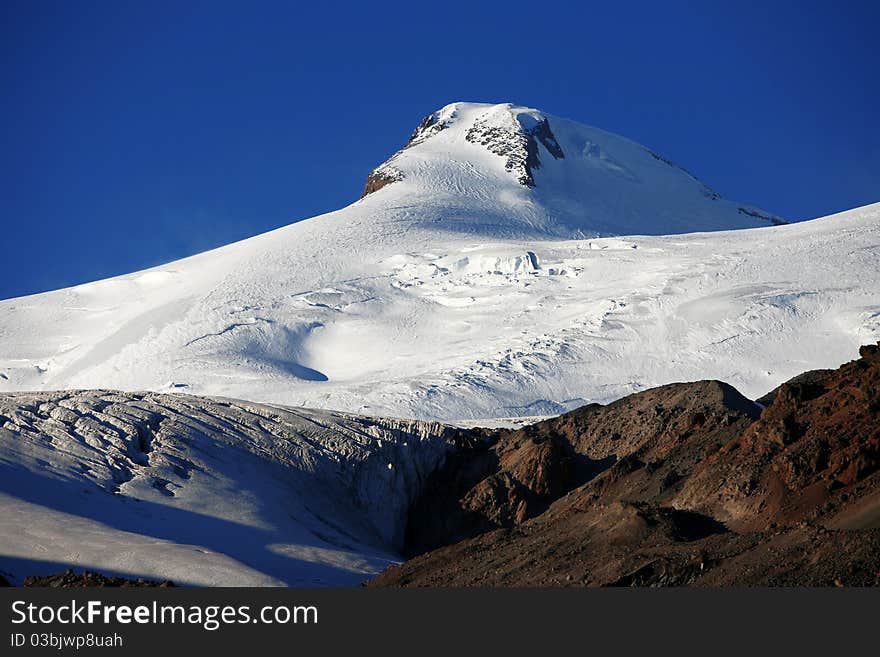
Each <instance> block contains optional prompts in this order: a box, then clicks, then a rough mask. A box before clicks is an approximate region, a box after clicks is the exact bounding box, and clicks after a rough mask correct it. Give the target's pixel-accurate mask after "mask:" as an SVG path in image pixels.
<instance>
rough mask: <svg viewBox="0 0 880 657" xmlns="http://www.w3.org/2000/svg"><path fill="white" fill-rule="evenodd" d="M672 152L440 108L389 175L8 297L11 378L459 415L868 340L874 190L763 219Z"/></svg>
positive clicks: (879, 224)
mask: <svg viewBox="0 0 880 657" xmlns="http://www.w3.org/2000/svg"><path fill="white" fill-rule="evenodd" d="M541 119H546V121H547V122H548V125H549V129H550V130H552V135H553V139H554V140H555V143H556V144H557V146H558V147H559V148H560V149H561V151H562V153H563V154H564V155H565V157H564V158H562V159H557V158H556V157H554V156H553V154H552V153H551V152H549V151H547V150H546V148H545V146H544V144H543V142H542V141H540V140H537V139H533V144H534V147H535V149H536V150H535V153H536V157H537V159H538V160H539V162H540V165H539V166H532V167H531V173H530V175H531V176H532V178H533V180H534V187H529V186H526V185H524V184H522V183H521V182H520V178H521V177H522V176H523V175H525V174H523V171H524V170H525V169H524V166H525V165H524V164H523V162H525V161H527V160H528V150H529V147H528V143H527V142H528V135H527V134H526V133H525V132H522V131H521V132H520V133H517V132H516V129H515V126H517V125H522V124H526V125H532V126H534V125H536V124H537V123H538V122H539V121H540V120H541ZM529 120H530V121H531V123H529ZM430 121H434V122H433V123H430ZM429 123H430V125H428V126H427V127H425V126H426V124H429ZM477 128H478V129H477ZM493 129H494V131H493ZM475 130H476V132H475ZM469 135H470V139H472V140H475V141H468V138H469ZM487 135H488V136H487ZM523 135H526V136H523ZM480 140H485V141H487V143H488V144H489V145H488V146H484V145H483V144H482V143H480ZM524 140H525V141H524ZM545 141H546V140H545ZM524 143H525V144H526V146H523V144H524ZM548 143H550V144H551V148H552V150H553V151H554V152H558V151H557V150H556V147H555V146H553V142H550V141H548ZM499 144H500V146H499ZM505 145H506V146H505ZM501 146H505V147H506V148H507V149H508V151H509V153H508V155H509V156H508V155H499V154H496V153H495V152H492V151H491V150H489V149H490V148H494V149H495V150H497V151H503V148H501ZM520 147H522V148H520ZM517 149H519V150H517ZM511 158H512V160H511ZM517 158H518V159H517ZM658 158H659V156H655V155H653V154H651V152H650V151H648V150H647V149H645V148H643V147H641V146H638V145H637V144H634V143H633V142H630V141H629V140H626V139H623V138H621V137H617V136H614V135H610V134H608V133H605V132H602V131H600V130H596V129H593V128H587V127H584V126H579V125H577V124H574V123H570V122H567V121H563V120H561V119H557V118H555V117H545V115H542V114H540V113H538V112H536V111H534V110H527V109H525V108H517V107H512V106H509V105H499V106H483V105H470V104H455V105H451V106H448V107H446V108H444V109H443V110H440V111H439V112H437V113H435V114H434V115H431V117H428V120H426V122H424V123H423V124H422V127H420V129H419V130H417V131H416V133H415V134H414V137H413V140H412V142H411V144H410V146H409V147H407V148H405V149H403V150H401V151H400V152H398V153H397V154H396V155H395V156H393V157H392V158H391V159H390V160H389V161H388V162H386V163H385V164H383V165H382V166H381V167H379V169H377V171H378V172H380V173H381V172H383V171H384V172H385V173H384V174H381V175H386V176H387V177H389V179H390V178H394V179H395V180H396V182H392V183H390V184H387V185H386V186H384V187H382V188H381V189H378V191H375V192H373V193H372V194H369V195H367V196H366V197H365V198H363V199H362V200H360V201H358V202H357V203H354V204H353V205H351V206H349V207H347V208H344V209H342V210H339V211H337V212H332V213H330V214H326V215H322V216H320V217H316V218H314V219H310V220H307V221H302V222H299V223H296V224H292V225H290V226H287V227H285V228H281V229H279V230H276V231H273V232H270V233H266V234H264V235H260V236H257V237H254V238H251V239H248V240H245V241H242V242H239V243H236V244H232V245H229V246H226V247H223V248H220V249H217V250H214V251H210V252H207V253H202V254H199V255H197V256H193V257H191V258H186V259H184V260H180V261H177V262H173V263H169V264H168V265H165V266H161V267H157V268H154V269H151V270H147V271H143V272H137V273H134V274H129V275H126V276H120V277H117V278H113V279H108V280H103V281H98V282H95V283H89V284H86V285H80V286H77V287H73V288H68V289H65V290H59V291H57V292H50V293H46V294H40V295H35V296H31V297H24V298H19V299H11V300H7V301H3V302H0V390H2V391H20V390H59V389H71V388H77V389H90V388H113V389H120V390H154V391H181V392H187V393H190V394H199V395H219V396H225V397H232V398H236V399H248V400H252V401H260V402H268V403H279V404H285V405H292V406H304V407H312V408H326V409H336V410H341V411H346V412H353V413H359V414H367V415H382V416H396V417H414V418H425V419H442V420H448V421H460V420H467V419H471V418H493V417H504V416H521V415H537V414H549V413H556V412H558V411H561V410H564V409H567V408H571V407H573V406H576V405H579V404H582V403H585V402H590V401H599V402H603V401H609V400H612V399H614V398H617V397H620V396H622V395H624V394H626V393H629V392H633V391H635V390H639V389H642V388H644V387H648V386H654V385H659V384H663V383H667V382H670V381H680V380H694V379H704V378H718V379H723V380H725V381H728V382H729V383H731V384H733V385H735V386H737V387H738V388H739V389H740V390H742V391H743V392H744V393H745V394H747V395H752V396H757V395H760V394H762V393H764V392H766V391H767V390H769V389H771V388H773V387H774V386H776V385H777V384H779V383H780V382H782V381H783V380H785V379H786V378H788V377H790V376H791V375H793V374H797V373H799V372H801V371H803V370H805V369H811V368H815V367H835V366H837V365H839V364H840V363H842V362H844V361H846V360H848V359H851V358H853V357H854V356H855V354H856V352H857V347H858V346H859V345H860V344H863V343H865V342H869V341H871V340H876V339H877V336H878V333H880V329H878V326H880V319H878V317H880V315H878V313H880V292H878V291H880V284H878V283H880V281H878V279H880V266H878V258H880V206H877V205H875V206H869V207H866V208H862V209H858V210H853V211H850V212H846V213H843V214H840V215H836V216H834V217H829V218H825V219H820V220H815V221H811V222H805V223H799V224H793V225H787V226H772V225H771V222H770V221H769V220H764V219H760V218H757V217H756V215H759V214H761V213H760V212H759V211H757V210H754V209H750V210H749V212H752V213H753V214H743V213H741V212H739V208H741V207H748V206H741V205H740V204H736V203H732V202H729V201H726V200H724V199H720V198H719V197H718V196H717V195H716V194H714V193H712V192H711V190H708V188H707V187H706V186H705V185H703V184H702V183H700V182H699V181H698V180H696V179H695V178H693V177H692V176H690V174H687V173H686V172H684V171H683V170H682V169H680V168H678V167H677V166H675V165H671V164H669V163H667V162H666V161H665V160H663V159H662V158H660V159H658ZM511 161H513V164H512V165H511V168H508V164H510V162H511ZM388 170H393V175H392V174H389V173H388ZM564 210H567V212H566V211H564ZM756 225H760V226H769V227H765V228H758V229H753V230H736V231H719V232H711V233H692V234H683V235H674V236H654V237H652V236H635V237H612V238H607V237H606V238H595V237H587V236H586V234H587V233H589V232H592V233H607V232H617V233H625V232H630V233H635V232H642V233H646V232H654V233H658V232H659V233H668V232H678V231H680V230H696V229H718V228H722V227H726V226H727V227H737V228H741V227H744V226H756ZM562 236H565V237H566V239H562ZM572 236H574V237H577V239H572Z"/></svg>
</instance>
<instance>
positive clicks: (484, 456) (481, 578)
mask: <svg viewBox="0 0 880 657" xmlns="http://www.w3.org/2000/svg"><path fill="white" fill-rule="evenodd" d="M860 356H861V357H860V358H859V359H858V360H855V361H853V362H850V363H847V364H845V365H843V366H841V367H840V368H839V369H837V370H819V371H815V372H810V373H807V374H805V375H802V376H800V377H796V378H795V379H793V380H791V381H789V382H788V383H785V384H783V385H782V386H780V387H779V388H778V389H777V390H775V391H773V393H770V394H768V395H766V396H765V397H762V398H761V404H756V403H755V402H752V401H750V400H748V399H746V398H745V397H743V396H742V395H741V394H739V393H738V392H737V391H736V390H735V389H734V388H732V387H731V386H729V385H726V384H724V383H720V382H718V381H699V382H695V383H677V384H671V385H666V386H662V387H659V388H654V389H651V390H647V391H645V392H640V393H637V394H633V395H630V396H628V397H625V398H623V399H621V400H618V401H616V402H614V403H612V404H609V405H607V406H600V405H597V404H592V405H588V406H585V407H582V408H579V409H577V410H575V411H572V412H570V413H566V414H565V415H562V416H560V417H557V418H554V419H550V420H547V421H544V422H539V423H537V424H534V425H531V426H527V427H524V428H522V429H518V430H501V431H488V430H484V431H474V432H472V433H471V435H470V437H469V438H467V439H466V440H462V442H461V445H460V448H459V449H458V451H457V452H456V453H455V454H454V455H452V456H451V457H449V458H448V459H447V461H446V462H445V464H444V465H443V466H442V467H441V468H440V469H438V470H437V471H435V472H434V473H433V474H432V475H431V477H430V479H429V481H428V485H427V488H426V491H425V493H424V494H423V495H422V497H421V498H420V499H419V500H418V501H417V502H416V503H415V504H414V506H413V507H412V509H411V510H410V514H409V523H408V527H407V535H406V549H407V555H408V556H410V557H412V558H411V559H410V560H409V561H406V562H405V563H403V564H401V565H399V566H394V567H391V568H389V569H388V570H387V571H385V572H384V573H383V574H382V575H380V576H379V577H377V578H376V579H374V580H372V581H371V582H369V583H368V585H369V586H671V585H695V586H734V585H735V586H754V585H760V586H774V585H785V586H789V585H792V586H795V585H796V586H876V585H878V584H880V347H878V346H873V345H872V346H865V347H862V348H861V350H860ZM762 405H763V406H762Z"/></svg>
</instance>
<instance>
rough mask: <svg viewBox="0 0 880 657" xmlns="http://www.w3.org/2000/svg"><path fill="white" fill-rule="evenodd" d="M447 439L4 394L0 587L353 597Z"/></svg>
mask: <svg viewBox="0 0 880 657" xmlns="http://www.w3.org/2000/svg"><path fill="white" fill-rule="evenodd" d="M453 434H454V430H453V429H450V428H447V427H443V426H441V425H437V424H435V423H428V422H413V421H403V420H401V421H398V420H368V419H363V418H355V417H347V416H342V415H338V414H334V413H326V412H316V411H303V410H300V409H289V408H278V407H269V406H264V405H260V404H249V403H246V402H234V401H231V400H223V399H205V398H197V397H189V396H187V395H161V394H152V393H144V394H120V393H113V392H107V391H103V392H102V391H89V392H80V393H37V394H29V393H26V394H16V395H0V508H2V510H3V512H2V514H0V574H4V576H5V577H6V578H7V579H10V580H11V581H20V580H21V579H23V578H24V577H25V576H27V575H36V574H48V573H52V572H58V571H59V570H64V569H65V568H68V567H71V566H73V567H78V568H90V569H93V570H98V571H100V572H104V573H112V574H119V575H128V576H131V577H139V576H144V577H151V578H155V579H171V580H172V581H174V582H175V583H177V584H194V585H204V586H271V585H298V586H326V585H356V584H358V583H359V582H361V581H363V580H364V579H366V578H367V577H368V576H370V575H374V574H376V573H378V572H380V571H381V570H382V569H384V568H385V567H386V566H387V565H389V564H390V563H394V562H396V561H397V560H398V558H397V556H396V555H397V552H398V550H399V548H400V547H401V543H402V540H403V535H402V531H403V528H404V527H405V517H406V512H407V509H408V507H409V505H410V503H411V502H412V501H413V499H414V497H415V495H417V494H418V493H419V491H420V487H421V483H422V482H423V481H424V479H425V477H427V475H428V474H430V472H431V471H432V470H433V469H434V467H435V466H436V465H437V464H438V463H439V462H440V460H441V459H442V458H443V456H444V455H445V453H446V451H447V450H448V449H449V448H450V447H451V444H452V443H451V439H452V436H453Z"/></svg>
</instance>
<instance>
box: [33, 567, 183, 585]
mask: <svg viewBox="0 0 880 657" xmlns="http://www.w3.org/2000/svg"><path fill="white" fill-rule="evenodd" d="M22 585H23V586H39V587H44V588H52V589H70V588H85V587H90V588H104V587H123V588H132V587H136V588H142V587H160V588H168V587H173V586H174V582H171V581H168V580H164V581H161V582H160V581H155V580H148V579H144V578H142V577H138V578H137V579H129V578H125V577H108V576H107V575H102V574H101V573H95V572H92V571H90V570H84V571H83V572H81V573H80V574H79V575H77V574H75V573H74V572H73V570H71V569H68V570H65V571H64V572H62V573H55V574H53V575H43V576H33V577H25V579H24V583H23V584H22Z"/></svg>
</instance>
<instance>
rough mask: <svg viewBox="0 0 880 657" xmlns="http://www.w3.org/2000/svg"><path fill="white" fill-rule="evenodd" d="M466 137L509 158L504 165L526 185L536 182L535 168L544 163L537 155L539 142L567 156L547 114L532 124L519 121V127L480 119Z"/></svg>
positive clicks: (551, 150)
mask: <svg viewBox="0 0 880 657" xmlns="http://www.w3.org/2000/svg"><path fill="white" fill-rule="evenodd" d="M465 139H467V141H469V142H471V143H474V144H480V145H481V146H484V147H485V148H486V149H487V150H488V151H489V152H490V153H494V154H495V155H500V156H501V157H504V158H507V161H506V162H505V164H504V168H506V169H507V170H508V171H510V172H512V173H513V174H514V175H515V176H516V178H517V180H518V181H519V184H521V185H524V186H525V187H534V186H535V178H534V175H533V173H532V172H533V171H534V170H535V169H538V168H540V167H541V160H540V158H539V157H538V143H539V142H540V143H541V144H542V145H543V146H544V148H546V149H547V152H548V153H550V155H552V156H553V157H554V158H555V159H557V160H561V159H563V158H565V153H563V152H562V148H561V147H560V146H559V144H558V143H557V141H556V137H555V136H554V135H553V131H552V130H551V129H550V122H549V121H547V118H546V117H542V118H541V119H540V120H538V121H537V122H536V123H535V125H534V126H532V127H530V128H525V127H523V126H521V125H519V124H518V123H517V124H516V127H506V126H498V125H488V124H487V123H486V122H485V121H479V120H478V121H475V122H474V125H473V126H471V128H470V129H469V130H468V131H467V134H466V135H465Z"/></svg>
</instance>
